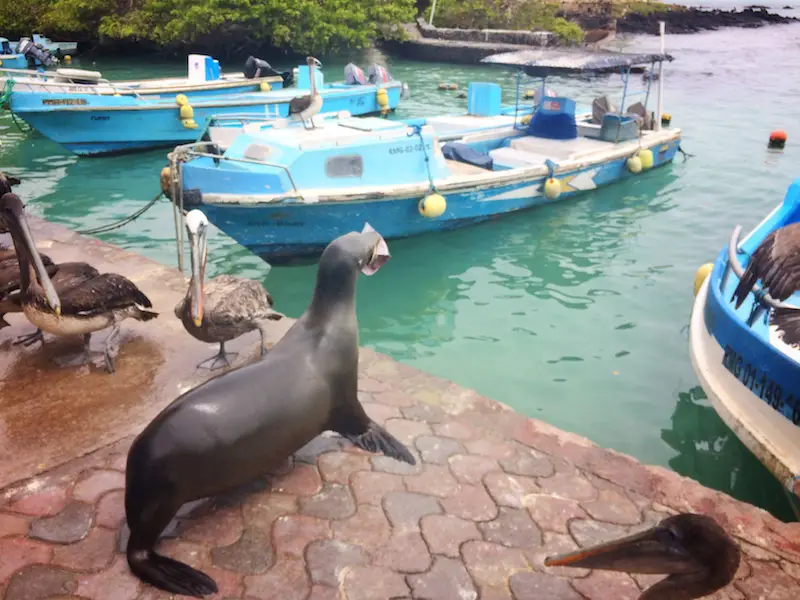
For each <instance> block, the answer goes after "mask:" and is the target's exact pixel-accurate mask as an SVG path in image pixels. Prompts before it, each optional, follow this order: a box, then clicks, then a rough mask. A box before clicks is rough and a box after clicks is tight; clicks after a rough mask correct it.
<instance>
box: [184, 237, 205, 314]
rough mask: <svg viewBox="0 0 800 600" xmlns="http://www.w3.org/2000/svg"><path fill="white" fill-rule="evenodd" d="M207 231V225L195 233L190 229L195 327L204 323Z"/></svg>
mask: <svg viewBox="0 0 800 600" xmlns="http://www.w3.org/2000/svg"><path fill="white" fill-rule="evenodd" d="M206 235H207V232H206V228H205V226H201V227H200V228H199V230H198V231H197V232H196V233H195V232H193V231H189V244H190V247H191V255H192V283H191V286H192V287H191V300H192V303H191V305H192V321H193V322H194V324H195V327H200V325H201V324H202V323H203V298H204V294H203V279H204V278H205V271H206V258H207V254H206V253H207V252H208V246H207V238H206Z"/></svg>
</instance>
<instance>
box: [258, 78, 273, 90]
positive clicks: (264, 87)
mask: <svg viewBox="0 0 800 600" xmlns="http://www.w3.org/2000/svg"><path fill="white" fill-rule="evenodd" d="M258 87H259V88H260V89H261V91H262V92H269V91H270V90H271V89H272V86H271V85H270V84H269V82H268V81H262V82H261V85H259V86H258Z"/></svg>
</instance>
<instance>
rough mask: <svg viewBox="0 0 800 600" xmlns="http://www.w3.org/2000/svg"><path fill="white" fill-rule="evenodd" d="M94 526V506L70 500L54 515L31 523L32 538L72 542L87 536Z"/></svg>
mask: <svg viewBox="0 0 800 600" xmlns="http://www.w3.org/2000/svg"><path fill="white" fill-rule="evenodd" d="M91 526H92V507H91V506H89V505H88V504H83V503H82V502H74V501H72V502H69V503H68V504H67V505H66V506H65V507H64V510H62V511H61V512H60V513H58V514H57V515H55V516H53V517H41V518H39V519H36V520H35V521H33V522H32V523H31V531H30V535H31V537H32V538H37V539H40V540H44V541H46V542H55V543H57V544H72V543H74V542H78V541H80V540H82V539H83V538H85V537H86V535H87V534H88V533H89V528H90V527H91Z"/></svg>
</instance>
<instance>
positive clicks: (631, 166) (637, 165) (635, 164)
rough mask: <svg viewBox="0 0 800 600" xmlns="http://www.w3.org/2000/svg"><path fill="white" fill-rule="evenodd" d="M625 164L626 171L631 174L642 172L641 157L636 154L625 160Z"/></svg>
mask: <svg viewBox="0 0 800 600" xmlns="http://www.w3.org/2000/svg"><path fill="white" fill-rule="evenodd" d="M625 164H626V165H627V167H628V171H630V172H631V173H633V174H636V173H641V172H642V159H641V158H639V155H638V154H637V155H636V156H631V157H630V158H629V159H628V160H627V161H625Z"/></svg>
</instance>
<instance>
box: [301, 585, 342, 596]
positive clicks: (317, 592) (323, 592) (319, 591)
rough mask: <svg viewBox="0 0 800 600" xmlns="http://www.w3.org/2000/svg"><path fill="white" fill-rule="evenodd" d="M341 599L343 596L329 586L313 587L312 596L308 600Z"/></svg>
mask: <svg viewBox="0 0 800 600" xmlns="http://www.w3.org/2000/svg"><path fill="white" fill-rule="evenodd" d="M340 598H342V596H341V594H339V590H338V589H337V588H332V587H328V586H327V585H313V586H311V594H310V595H309V596H308V600H340ZM342 600H343V599H342Z"/></svg>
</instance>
